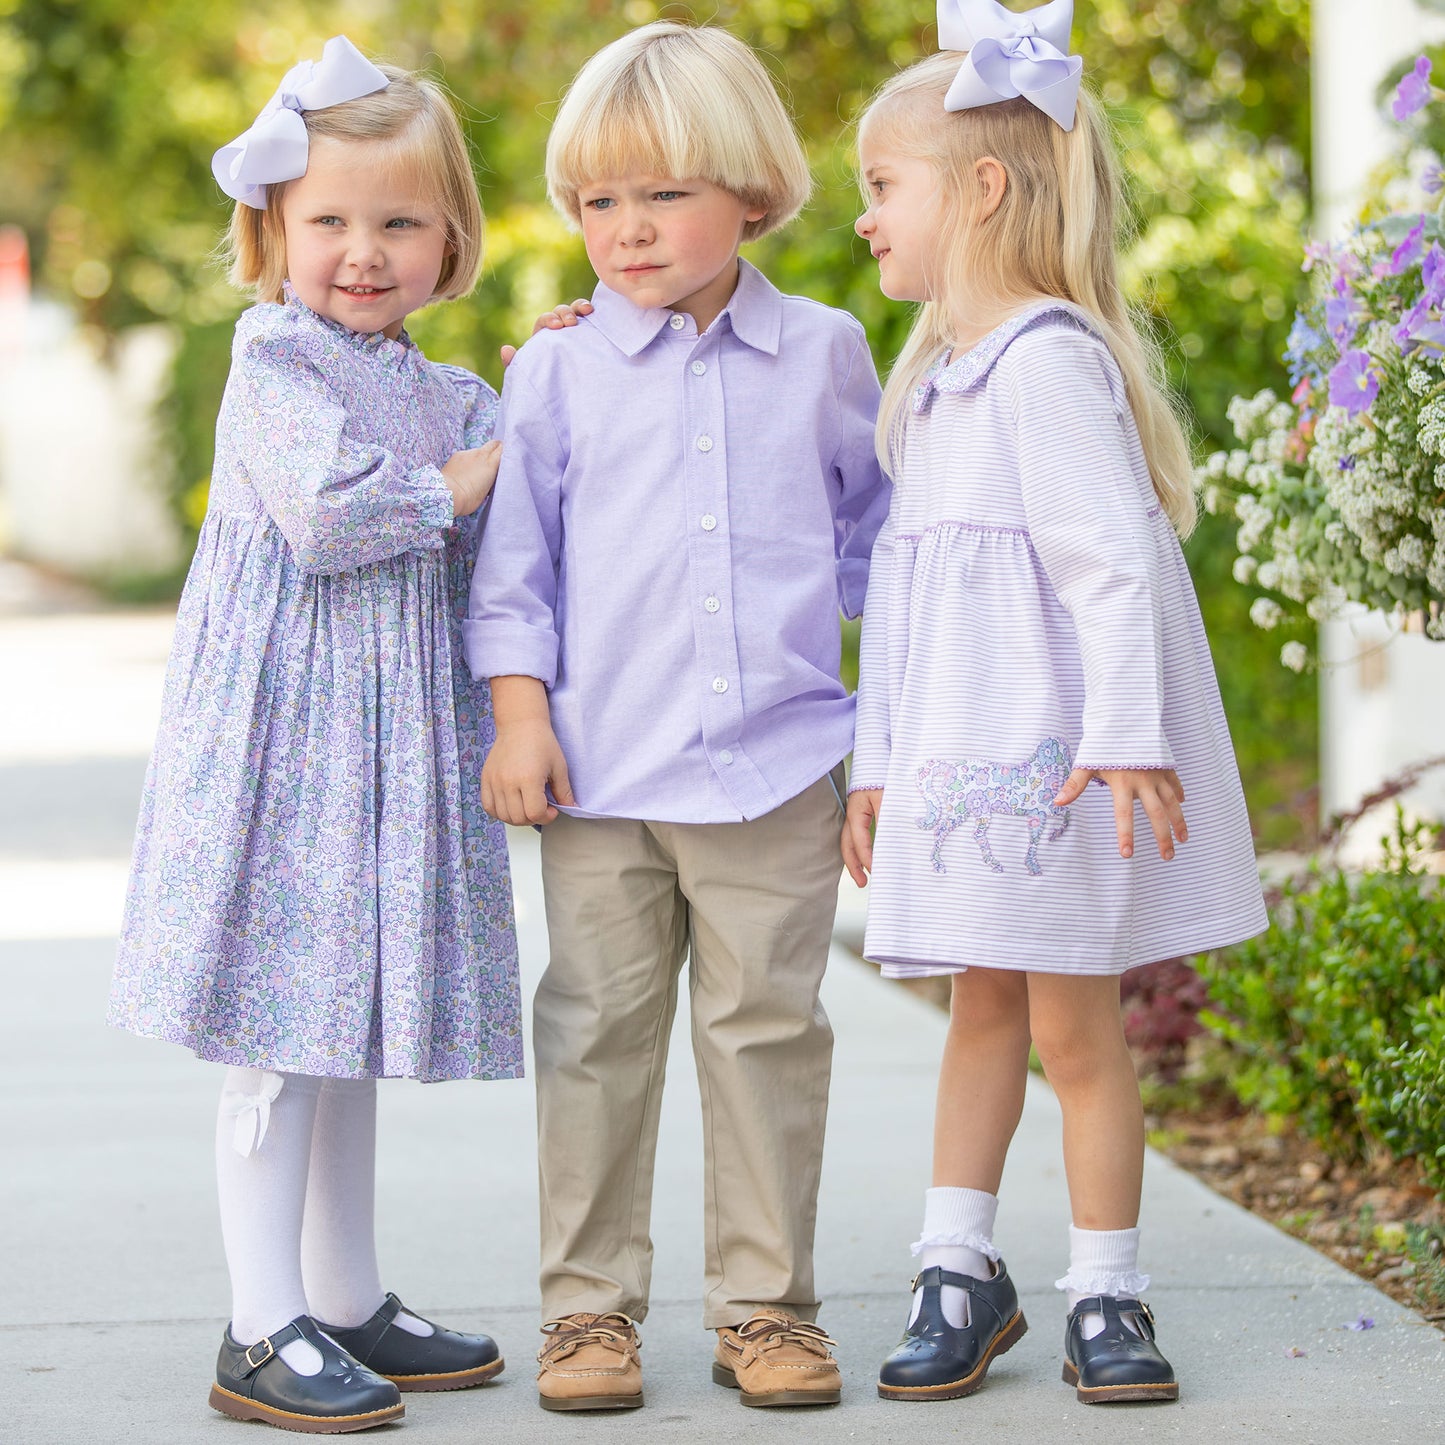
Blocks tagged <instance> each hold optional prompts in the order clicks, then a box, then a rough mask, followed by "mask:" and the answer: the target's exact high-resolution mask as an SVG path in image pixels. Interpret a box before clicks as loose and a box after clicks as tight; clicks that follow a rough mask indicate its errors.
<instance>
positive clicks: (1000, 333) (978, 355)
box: [912, 301, 1099, 416]
mask: <svg viewBox="0 0 1445 1445" xmlns="http://www.w3.org/2000/svg"><path fill="white" fill-rule="evenodd" d="M1048 316H1065V317H1068V318H1069V319H1070V320H1071V321H1073V322H1075V323H1076V324H1077V325H1079V326H1080V327H1082V328H1083V329H1084V330H1086V331H1088V332H1090V333H1091V334H1092V335H1095V336H1097V335H1098V334H1099V325H1098V322H1096V321H1095V320H1094V319H1093V318H1092V317H1091V316H1090V315H1089V313H1088V312H1087V311H1085V310H1083V309H1082V308H1081V307H1078V306H1075V305H1074V304H1073V303H1072V302H1070V301H1037V302H1035V303H1034V304H1033V305H1032V306H1026V307H1024V309H1023V310H1022V311H1016V312H1015V313H1014V314H1013V315H1012V316H1010V317H1009V318H1008V320H1006V321H1003V322H1000V323H999V325H997V326H995V327H994V329H993V330H992V331H990V332H989V333H988V335H987V336H985V337H984V338H983V340H982V341H979V342H978V343H976V344H975V345H973V346H971V347H969V349H968V350H967V351H965V352H964V353H963V355H962V356H959V357H956V358H955V359H954V360H953V361H951V362H950V361H948V359H947V358H948V352H947V351H945V352H942V353H941V354H940V355H939V357H938V359H937V360H936V361H935V362H934V363H933V365H932V366H931V367H930V368H929V370H928V374H927V375H926V376H925V377H924V378H923V380H922V381H920V382H919V383H918V385H917V386H916V387H914V389H913V402H912V405H913V412H914V415H915V416H916V415H921V414H922V413H923V412H925V411H927V410H928V407H929V405H930V403H931V402H932V400H933V395H934V393H935V392H939V393H941V394H943V395H945V396H957V395H960V394H962V393H963V392H965V391H969V390H971V389H972V388H973V387H975V386H977V385H978V384H979V382H980V381H982V380H983V379H984V377H986V376H987V375H988V373H989V372H990V371H991V370H993V365H994V362H996V361H997V360H998V359H999V357H1000V356H1002V355H1003V353H1004V351H1005V350H1006V349H1007V348H1008V344H1009V342H1011V341H1012V340H1013V339H1014V337H1016V336H1018V335H1019V334H1020V333H1021V332H1024V331H1027V330H1028V329H1029V327H1030V326H1032V325H1034V323H1035V322H1038V321H1042V320H1043V319H1044V318H1045V317H1048Z"/></svg>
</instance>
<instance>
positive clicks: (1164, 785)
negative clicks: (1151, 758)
mask: <svg viewBox="0 0 1445 1445" xmlns="http://www.w3.org/2000/svg"><path fill="white" fill-rule="evenodd" d="M1090 778H1098V779H1099V781H1100V782H1102V783H1106V784H1108V788H1109V791H1110V792H1111V793H1112V794H1113V795H1114V828H1115V830H1116V831H1117V833H1118V835H1119V856H1120V857H1121V858H1132V857H1133V856H1134V800H1135V798H1137V799H1138V800H1139V801H1140V802H1141V803H1143V805H1144V815H1145V817H1147V818H1148V819H1149V823H1150V826H1152V827H1153V829H1154V839H1155V841H1156V842H1157V843H1158V844H1159V856H1160V857H1161V858H1163V859H1165V860H1166V861H1168V860H1169V859H1170V858H1172V857H1173V856H1174V842H1175V840H1176V839H1178V841H1179V842H1181V843H1185V842H1188V840H1189V829H1188V827H1187V826H1186V825H1185V822H1184V812H1183V810H1182V809H1181V808H1180V806H1179V805H1180V804H1181V803H1182V802H1183V801H1184V785H1183V784H1182V783H1181V782H1180V781H1179V774H1178V773H1176V772H1175V771H1174V769H1173V768H1075V769H1074V771H1073V772H1072V773H1070V774H1069V776H1068V780H1067V781H1066V782H1065V783H1064V786H1063V787H1062V788H1060V789H1059V793H1058V796H1057V797H1056V798H1055V799H1054V803H1055V804H1056V805H1057V806H1059V807H1066V806H1067V805H1068V804H1069V803H1072V802H1073V801H1074V800H1075V799H1076V798H1077V797H1078V796H1079V795H1080V794H1081V793H1082V792H1083V791H1084V789H1085V788H1086V787H1087V786H1088V785H1089V779H1090Z"/></svg>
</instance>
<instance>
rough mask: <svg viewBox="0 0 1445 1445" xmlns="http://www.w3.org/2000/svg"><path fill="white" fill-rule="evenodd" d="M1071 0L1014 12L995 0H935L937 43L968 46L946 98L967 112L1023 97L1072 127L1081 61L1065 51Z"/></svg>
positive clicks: (1066, 127) (957, 47)
mask: <svg viewBox="0 0 1445 1445" xmlns="http://www.w3.org/2000/svg"><path fill="white" fill-rule="evenodd" d="M1073 21H1074V0H1049V4H1047V5H1041V6H1039V7H1038V9H1036V10H1029V11H1026V12H1025V13H1023V14H1021V15H1020V14H1015V13H1014V12H1013V11H1011V10H1005V9H1004V8H1003V6H1002V5H999V4H996V3H995V0H938V44H939V47H940V48H941V49H943V50H966V51H968V55H967V57H966V58H965V60H964V62H963V64H962V65H961V66H959V68H958V74H957V76H955V77H954V81H953V84H952V85H951V86H950V87H949V91H948V97H947V99H946V100H945V101H944V107H945V109H947V110H971V109H973V107H974V106H979V105H993V104H995V103H996V102H998V101H1000V100H1012V99H1013V98H1014V97H1015V96H1018V95H1021V96H1023V98H1024V99H1025V100H1027V101H1028V102H1029V104H1030V105H1034V106H1037V107H1038V108H1039V109H1040V110H1041V111H1043V113H1044V114H1045V115H1047V116H1048V117H1050V119H1052V120H1054V121H1057V122H1058V124H1059V125H1060V126H1061V127H1062V128H1063V129H1064V130H1073V128H1074V114H1075V111H1076V109H1077V107H1078V99H1079V77H1080V76H1081V74H1082V73H1083V69H1084V62H1083V61H1082V60H1081V59H1080V58H1079V57H1078V56H1077V55H1070V54H1069V29H1070V27H1071V26H1072V24H1073Z"/></svg>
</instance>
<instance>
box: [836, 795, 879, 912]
mask: <svg viewBox="0 0 1445 1445" xmlns="http://www.w3.org/2000/svg"><path fill="white" fill-rule="evenodd" d="M882 806H883V789H882V788H860V789H859V790H858V791H857V792H856V793H849V794H848V811H847V816H846V817H845V818H844V819H843V866H844V867H845V868H846V869H847V870H848V876H849V877H850V878H851V879H852V880H853V881H854V882H855V883H856V884H857V885H858V886H859V887H860V888H862V887H864V886H866V884H867V882H868V875H869V873H871V872H872V871H873V830H874V828H875V827H876V826H877V823H878V810H879V809H880V808H881V807H882Z"/></svg>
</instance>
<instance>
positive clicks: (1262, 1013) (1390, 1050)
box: [1200, 820, 1445, 1193]
mask: <svg viewBox="0 0 1445 1445" xmlns="http://www.w3.org/2000/svg"><path fill="white" fill-rule="evenodd" d="M1430 835H1431V830H1430V829H1429V828H1427V827H1426V826H1424V825H1417V826H1414V827H1408V826H1406V825H1405V824H1404V822H1403V820H1400V821H1399V822H1397V828H1396V833H1395V836H1394V837H1393V838H1390V839H1387V840H1385V841H1386V858H1385V862H1384V865H1383V866H1382V868H1381V869H1380V871H1378V872H1372V873H1367V874H1364V875H1355V876H1351V875H1350V874H1347V873H1345V872H1344V871H1343V870H1341V869H1338V868H1334V869H1321V868H1318V867H1316V868H1315V869H1313V870H1311V872H1310V873H1308V874H1307V875H1305V876H1304V877H1302V878H1300V879H1297V880H1295V881H1294V882H1292V883H1290V884H1288V885H1286V886H1285V887H1284V888H1283V889H1282V890H1281V896H1280V898H1279V900H1278V902H1277V903H1276V904H1275V906H1274V907H1273V909H1272V916H1273V920H1274V921H1273V924H1272V926H1271V928H1270V930H1269V932H1268V933H1266V934H1264V935H1263V936H1261V937H1260V938H1257V939H1253V940H1251V941H1250V942H1248V943H1245V944H1242V945H1240V946H1239V947H1237V948H1231V949H1225V950H1222V951H1220V952H1219V953H1217V954H1213V955H1210V956H1208V957H1206V958H1203V959H1201V960H1200V971H1201V973H1202V974H1203V976H1204V979H1205V982H1206V984H1207V985H1208V989H1209V995H1210V1001H1211V1004H1212V1008H1211V1009H1209V1010H1207V1011H1206V1012H1204V1013H1203V1014H1202V1015H1201V1020H1202V1022H1204V1023H1205V1024H1206V1026H1208V1027H1209V1028H1210V1029H1212V1030H1213V1031H1214V1032H1215V1033H1216V1034H1218V1035H1219V1036H1220V1037H1221V1038H1223V1039H1224V1040H1225V1041H1226V1042H1227V1043H1228V1044H1229V1045H1230V1046H1231V1048H1232V1049H1233V1050H1234V1052H1235V1055H1236V1058H1237V1072H1236V1073H1235V1074H1234V1077H1233V1078H1232V1080H1231V1082H1232V1085H1233V1087H1234V1089H1235V1092H1236V1093H1237V1094H1238V1095H1239V1097H1240V1099H1241V1100H1242V1101H1243V1102H1244V1103H1246V1104H1249V1105H1251V1106H1252V1107H1254V1108H1257V1109H1260V1110H1261V1111H1263V1112H1265V1113H1268V1114H1274V1115H1283V1116H1290V1117H1293V1118H1294V1119H1296V1120H1297V1121H1298V1122H1299V1124H1300V1126H1301V1127H1302V1128H1304V1129H1305V1130H1306V1131H1307V1132H1308V1133H1309V1134H1310V1136H1311V1137H1312V1138H1314V1139H1315V1140H1316V1141H1317V1142H1318V1143H1319V1144H1320V1145H1321V1146H1322V1147H1324V1148H1325V1149H1327V1150H1328V1151H1329V1152H1330V1153H1332V1154H1334V1155H1335V1156H1336V1157H1339V1158H1342V1159H1346V1160H1359V1159H1361V1158H1363V1157H1364V1156H1365V1154H1366V1153H1367V1152H1368V1151H1369V1150H1370V1149H1371V1148H1374V1147H1381V1146H1382V1147H1384V1148H1385V1149H1387V1150H1388V1151H1389V1152H1390V1153H1391V1154H1392V1155H1394V1156H1395V1157H1396V1158H1401V1159H1404V1158H1411V1157H1413V1158H1415V1159H1417V1160H1418V1161H1419V1165H1420V1168H1421V1170H1422V1172H1423V1174H1424V1176H1425V1178H1426V1180H1427V1181H1428V1182H1429V1183H1430V1184H1431V1185H1432V1186H1433V1187H1434V1188H1436V1189H1438V1190H1440V1191H1441V1192H1442V1193H1445V894H1442V891H1441V887H1440V883H1439V880H1438V879H1436V878H1433V877H1429V876H1426V875H1423V874H1422V873H1421V872H1419V871H1418V865H1419V860H1420V858H1421V857H1422V855H1423V853H1424V852H1425V850H1426V849H1427V848H1428V846H1429V845H1430V842H1431V836H1430Z"/></svg>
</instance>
